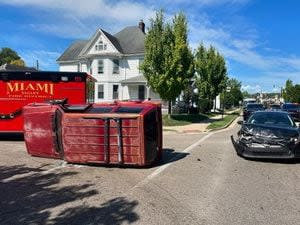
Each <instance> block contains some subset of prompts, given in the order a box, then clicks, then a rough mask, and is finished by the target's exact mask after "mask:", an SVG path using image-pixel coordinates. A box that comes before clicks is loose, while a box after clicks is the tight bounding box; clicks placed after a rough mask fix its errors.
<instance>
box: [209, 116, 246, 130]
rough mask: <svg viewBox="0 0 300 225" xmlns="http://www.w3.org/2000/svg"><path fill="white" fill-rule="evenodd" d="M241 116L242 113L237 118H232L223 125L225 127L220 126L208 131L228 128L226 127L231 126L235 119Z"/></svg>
mask: <svg viewBox="0 0 300 225" xmlns="http://www.w3.org/2000/svg"><path fill="white" fill-rule="evenodd" d="M239 117H240V115H237V117H236V118H233V119H232V120H230V121H229V122H228V123H227V124H226V125H225V126H223V127H218V128H213V129H208V132H212V131H217V130H223V129H226V128H227V127H229V126H230V125H231V124H232V123H233V122H234V121H235V120H238V118H239Z"/></svg>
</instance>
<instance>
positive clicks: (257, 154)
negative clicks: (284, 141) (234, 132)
mask: <svg viewBox="0 0 300 225" xmlns="http://www.w3.org/2000/svg"><path fill="white" fill-rule="evenodd" d="M231 141H232V144H233V146H234V148H235V150H236V152H237V154H238V155H240V156H242V157H245V158H270V159H272V158H280V159H293V158H299V156H300V154H299V153H300V152H297V151H296V149H295V148H289V147H288V146H284V145H279V144H264V143H255V142H253V143H245V142H243V141H241V140H240V139H239V138H238V139H237V140H235V139H234V137H233V136H231Z"/></svg>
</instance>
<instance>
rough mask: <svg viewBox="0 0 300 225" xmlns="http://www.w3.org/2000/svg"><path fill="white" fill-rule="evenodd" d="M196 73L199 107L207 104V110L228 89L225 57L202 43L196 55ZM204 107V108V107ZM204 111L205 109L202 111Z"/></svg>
mask: <svg viewBox="0 0 300 225" xmlns="http://www.w3.org/2000/svg"><path fill="white" fill-rule="evenodd" d="M195 71H196V73H197V88H198V90H199V101H200V102H199V103H200V104H199V105H200V106H201V105H202V103H201V101H202V102H205V103H206V104H205V105H207V106H206V107H207V109H206V110H208V109H211V108H212V102H213V100H214V99H215V98H216V96H217V95H219V94H220V93H221V92H222V91H223V90H224V89H225V87H226V81H227V79H228V78H227V68H226V63H225V59H224V57H223V56H222V55H221V54H220V53H219V52H217V51H216V49H215V48H214V47H212V46H210V47H209V48H208V49H206V48H205V47H204V45H203V44H202V43H201V44H200V45H199V47H198V49H197V50H196V53H195ZM202 107H203V106H202ZM200 110H201V111H203V109H200Z"/></svg>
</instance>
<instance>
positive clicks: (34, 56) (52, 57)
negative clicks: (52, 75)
mask: <svg viewBox="0 0 300 225" xmlns="http://www.w3.org/2000/svg"><path fill="white" fill-rule="evenodd" d="M19 54H20V56H21V58H22V59H23V60H24V61H25V64H26V65H27V66H29V67H36V64H37V61H38V63H39V68H40V69H41V70H57V68H58V66H57V64H56V59H57V58H58V57H59V56H60V55H61V53H59V52H51V51H45V50H41V51H37V50H34V51H23V52H20V53H19Z"/></svg>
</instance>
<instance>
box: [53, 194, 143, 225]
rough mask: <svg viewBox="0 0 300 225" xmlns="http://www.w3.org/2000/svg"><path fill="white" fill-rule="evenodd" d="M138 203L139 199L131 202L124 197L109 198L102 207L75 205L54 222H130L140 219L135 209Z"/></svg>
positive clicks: (117, 224)
mask: <svg viewBox="0 0 300 225" xmlns="http://www.w3.org/2000/svg"><path fill="white" fill-rule="evenodd" d="M137 205H138V202H137V201H132V202H129V201H128V200H126V198H124V197H119V198H115V199H112V200H109V201H107V202H105V203H103V204H101V205H100V207H90V208H86V207H81V206H79V207H75V208H70V209H67V210H65V211H63V212H62V213H60V214H59V215H58V217H57V218H55V219H54V221H53V222H54V224H62V225H65V224H72V225H73V224H74V225H77V224H78V225H82V224H101V225H111V224H116V225H119V224H123V223H126V224H130V223H133V222H136V221H137V220H139V216H138V215H137V214H136V213H135V212H134V211H133V210H134V208H135V207H136V206H137Z"/></svg>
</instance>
